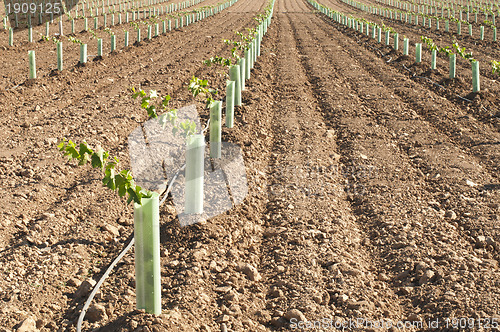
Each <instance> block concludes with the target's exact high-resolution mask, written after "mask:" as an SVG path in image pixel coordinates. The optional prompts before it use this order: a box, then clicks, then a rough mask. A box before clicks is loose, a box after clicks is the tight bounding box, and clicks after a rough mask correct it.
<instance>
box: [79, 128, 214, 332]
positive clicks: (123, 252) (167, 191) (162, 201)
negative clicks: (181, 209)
mask: <svg viewBox="0 0 500 332" xmlns="http://www.w3.org/2000/svg"><path fill="white" fill-rule="evenodd" d="M209 125H210V119H209V120H208V121H207V124H206V126H205V129H203V130H202V131H201V132H202V133H205V132H206V131H207V130H208V127H209ZM185 168H186V164H184V165H183V166H182V167H181V168H179V169H178V170H177V172H176V173H175V175H174V176H173V177H172V180H170V183H169V185H168V187H167V190H166V191H165V192H164V196H163V199H162V200H161V202H160V204H159V205H160V206H161V205H162V204H163V203H164V202H165V200H166V199H167V197H168V194H169V193H170V190H172V186H173V185H174V182H175V180H177V176H179V173H180V172H182V171H183V170H184V169H185ZM134 242H135V238H134V237H133V236H132V239H131V240H130V242H129V243H128V244H127V246H126V247H125V248H124V249H123V250H122V252H121V253H120V254H119V255H118V257H116V258H115V260H114V261H113V263H111V265H109V267H108V269H107V270H106V272H105V273H104V274H103V275H102V276H101V279H99V282H98V283H97V284H96V285H95V287H94V289H93V290H92V293H91V294H90V296H89V297H88V299H87V301H86V302H85V305H84V306H83V309H82V312H81V313H80V316H79V317H78V322H77V325H76V330H77V331H78V332H80V331H81V330H82V324H83V319H84V318H85V314H86V313H87V310H88V308H89V306H90V303H92V300H93V299H94V297H95V295H96V294H97V291H98V290H99V288H100V287H101V285H102V284H103V283H104V280H106V278H107V277H108V276H109V274H110V273H111V271H112V270H113V269H114V268H115V266H116V264H118V262H119V261H121V260H122V258H123V256H125V255H126V254H127V252H128V251H129V250H130V249H131V248H132V246H133V245H134Z"/></svg>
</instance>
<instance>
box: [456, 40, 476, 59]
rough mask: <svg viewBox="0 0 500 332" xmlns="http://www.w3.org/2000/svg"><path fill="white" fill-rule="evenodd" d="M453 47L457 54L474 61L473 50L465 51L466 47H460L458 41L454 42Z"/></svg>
mask: <svg viewBox="0 0 500 332" xmlns="http://www.w3.org/2000/svg"><path fill="white" fill-rule="evenodd" d="M453 48H454V49H455V50H456V51H457V54H458V55H460V56H461V57H462V58H464V59H466V60H469V61H471V62H472V61H474V57H473V56H472V52H469V53H465V47H460V45H458V42H457V41H455V42H454V43H453Z"/></svg>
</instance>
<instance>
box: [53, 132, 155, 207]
mask: <svg viewBox="0 0 500 332" xmlns="http://www.w3.org/2000/svg"><path fill="white" fill-rule="evenodd" d="M58 148H59V151H62V152H63V153H64V155H65V156H67V157H68V159H69V160H73V159H75V160H78V165H80V166H81V165H85V164H86V163H87V162H89V161H90V164H91V166H92V167H93V168H100V169H101V170H102V171H103V172H104V178H103V179H102V184H103V186H105V187H108V188H109V189H111V190H113V191H114V190H117V191H118V195H119V196H120V197H123V196H125V195H127V194H128V197H127V204H130V203H131V202H135V203H137V204H141V202H142V201H141V200H142V198H151V197H153V193H152V192H151V191H149V190H144V189H142V188H141V187H140V186H137V185H136V184H135V182H134V178H133V176H132V173H131V172H130V171H129V170H122V171H121V172H117V171H116V166H117V165H118V162H119V160H118V158H116V157H115V158H114V159H113V160H112V161H109V162H108V157H109V153H108V152H107V151H104V150H103V149H102V148H101V147H98V148H97V149H96V150H95V151H93V150H92V149H91V148H90V147H89V146H88V145H87V143H86V142H82V143H80V145H79V146H78V147H77V145H76V144H75V143H73V142H72V141H71V140H69V141H66V139H63V140H62V142H61V143H59V145H58Z"/></svg>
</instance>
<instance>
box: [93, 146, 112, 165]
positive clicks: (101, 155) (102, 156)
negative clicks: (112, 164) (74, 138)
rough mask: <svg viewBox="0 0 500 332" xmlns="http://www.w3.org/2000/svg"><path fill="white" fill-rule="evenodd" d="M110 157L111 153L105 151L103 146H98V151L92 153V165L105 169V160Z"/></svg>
mask: <svg viewBox="0 0 500 332" xmlns="http://www.w3.org/2000/svg"><path fill="white" fill-rule="evenodd" d="M108 157H109V153H108V152H107V151H104V150H103V149H102V148H101V147H98V148H97V151H96V152H94V153H93V154H92V167H93V168H100V169H104V166H105V164H104V163H105V162H106V160H107V159H108Z"/></svg>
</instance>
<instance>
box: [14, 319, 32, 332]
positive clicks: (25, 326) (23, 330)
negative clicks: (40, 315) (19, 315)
mask: <svg viewBox="0 0 500 332" xmlns="http://www.w3.org/2000/svg"><path fill="white" fill-rule="evenodd" d="M16 331H17V332H35V331H37V328H36V321H35V319H34V318H33V317H31V316H30V317H28V318H26V319H25V320H23V321H22V323H21V324H20V325H19V327H18V328H17V330H16Z"/></svg>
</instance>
